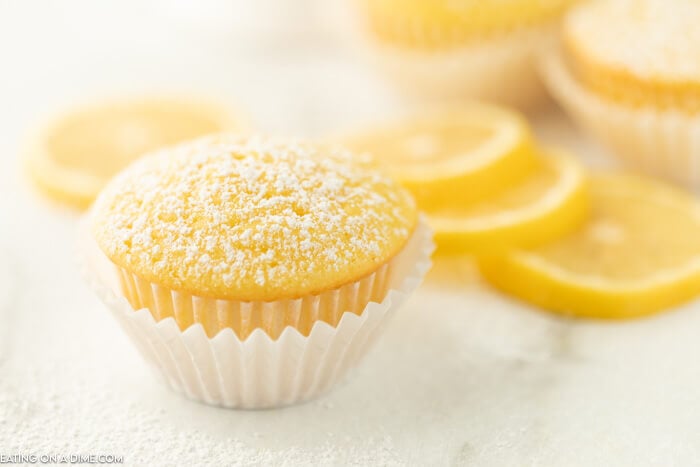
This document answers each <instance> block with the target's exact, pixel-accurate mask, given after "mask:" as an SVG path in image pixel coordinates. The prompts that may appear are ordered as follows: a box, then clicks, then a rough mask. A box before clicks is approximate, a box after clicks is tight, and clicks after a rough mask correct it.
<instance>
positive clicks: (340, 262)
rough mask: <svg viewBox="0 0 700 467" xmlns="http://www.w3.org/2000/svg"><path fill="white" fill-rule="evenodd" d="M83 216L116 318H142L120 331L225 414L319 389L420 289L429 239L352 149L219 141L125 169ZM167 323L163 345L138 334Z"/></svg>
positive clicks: (400, 195)
mask: <svg viewBox="0 0 700 467" xmlns="http://www.w3.org/2000/svg"><path fill="white" fill-rule="evenodd" d="M90 225H91V232H92V236H93V237H94V240H95V243H96V245H97V246H98V247H99V250H100V251H101V253H102V255H103V257H104V258H106V259H107V260H108V262H109V263H110V264H111V268H112V269H113V272H114V273H115V276H114V278H116V281H115V286H116V294H117V295H120V296H122V297H124V298H125V299H126V301H127V302H128V305H129V307H128V310H126V311H125V313H126V315H131V316H126V318H125V319H127V320H129V319H132V320H133V319H136V318H134V312H133V310H142V311H146V312H147V313H148V314H149V317H150V321H149V320H148V319H145V320H144V318H140V319H141V321H142V322H141V324H140V325H137V326H136V328H138V331H136V332H131V334H132V335H134V336H137V339H138V340H140V341H141V345H140V347H142V348H143V347H146V348H148V346H149V343H152V342H154V341H156V340H159V341H160V342H162V343H163V348H164V350H163V349H161V350H162V352H161V353H162V354H163V355H162V356H160V357H158V356H156V357H155V358H154V357H153V356H151V357H150V360H151V361H152V362H155V365H156V366H157V367H158V368H159V369H160V370H161V371H162V372H163V374H164V375H165V376H166V379H167V380H168V381H169V382H170V383H171V385H172V386H174V387H175V388H177V389H180V390H182V391H184V392H185V393H187V394H188V395H189V396H190V397H193V398H196V399H200V400H204V401H207V402H210V403H214V404H221V405H226V406H231V407H265V406H274V405H279V404H286V403H291V402H294V401H297V400H301V399H306V398H308V397H311V396H313V395H315V394H317V393H318V392H319V391H321V390H323V389H325V388H327V387H329V386H330V384H332V382H333V381H335V380H336V379H337V378H338V377H340V376H341V375H342V373H343V372H344V369H346V368H347V367H348V366H351V365H353V364H354V363H355V362H356V361H357V358H358V357H359V356H360V355H361V354H362V353H363V352H364V350H365V344H366V343H367V340H368V339H369V338H370V337H371V336H372V334H373V333H374V331H375V330H376V328H377V326H378V325H379V324H380V323H381V321H382V320H383V318H384V317H386V316H387V315H389V311H391V310H392V309H393V308H394V307H395V305H396V302H397V301H398V299H399V296H400V295H404V294H405V293H406V292H407V291H408V290H410V289H412V288H414V287H415V286H416V285H417V284H418V282H419V281H420V278H421V277H422V275H423V273H424V272H425V270H426V269H427V264H428V257H429V255H430V252H431V248H432V246H431V245H432V244H431V240H430V234H429V232H428V231H427V229H426V228H425V227H424V226H423V225H422V224H421V223H420V222H419V220H418V215H417V211H416V207H415V204H414V201H413V200H412V198H411V197H410V195H409V194H408V193H407V192H406V191H404V190H403V189H402V188H400V187H399V186H398V185H397V184H396V183H395V182H393V181H391V180H390V179H387V178H385V177H384V176H383V175H381V174H379V173H378V172H375V171H372V170H371V169H369V168H368V167H366V166H363V165H362V164H361V163H358V162H357V161H355V159H354V158H353V157H352V156H350V155H349V154H346V153H343V152H341V151H333V150H328V149H321V148H320V147H314V146H311V145H301V144H283V143H279V142H273V141H269V140H264V139H259V138H252V139H241V138H240V137H236V136H230V135H217V136H212V137H207V138H204V139H200V140H196V141H193V142H190V143H186V144H183V145H180V146H176V147H173V148H169V149H164V150H162V151H159V152H156V153H154V154H152V155H150V156H147V157H145V158H143V159H141V160H139V161H138V162H136V163H134V164H133V165H131V166H130V167H129V168H127V169H126V170H125V171H123V172H122V173H121V174H120V175H118V176H117V177H116V178H115V179H114V180H113V181H112V182H110V184H109V185H108V187H107V188H106V189H105V190H104V191H103V192H102V193H101V194H100V196H99V197H98V199H97V201H96V203H95V205H94V207H93V210H92V213H91V216H90ZM98 256H99V255H98ZM91 264H92V263H91ZM101 283H103V284H105V283H106V281H105V280H102V281H101ZM103 292H104V291H103ZM102 295H104V294H102ZM107 302H108V303H113V302H114V301H113V300H107ZM125 304H126V302H122V305H121V307H119V306H118V307H117V308H120V309H122V310H124V305H125ZM125 313H124V312H120V313H118V314H121V315H124V314H125ZM349 315H352V317H350V316H349ZM122 318H124V316H122ZM144 322H146V323H147V324H146V325H144ZM165 322H168V323H169V324H167V326H169V327H170V329H169V330H168V331H167V333H168V337H167V338H162V337H163V336H160V337H161V339H157V338H155V337H153V336H151V337H150V338H144V337H142V336H144V335H148V334H149V332H147V331H144V328H149V329H150V332H151V334H158V329H159V328H160V326H161V324H162V323H165ZM132 324H133V323H132ZM175 324H176V326H175ZM127 327H128V326H127ZM132 327H133V326H132ZM173 327H174V328H175V329H173ZM138 336H141V337H138ZM175 337H177V338H175ZM188 339H195V340H196V341H197V342H198V344H196V345H194V344H193V345H190V346H189V347H188V344H187V340H188ZM174 346H175V347H174ZM194 347H196V348H200V347H201V348H206V349H207V350H206V351H202V350H201V349H200V350H192V349H193V348H194ZM188 348H189V349H190V350H192V352H189V353H188V352H185V353H184V354H182V353H181V352H182V351H183V349H188ZM178 352H180V353H178ZM145 353H146V355H147V356H148V355H150V354H149V353H148V352H145ZM156 354H158V351H156ZM168 355H170V357H168ZM192 365H194V370H192V369H191V368H190V367H191V366H192ZM188 369H189V370H192V371H191V373H193V374H194V375H195V376H194V377H193V379H189V378H187V377H183V376H182V375H183V374H187V371H188Z"/></svg>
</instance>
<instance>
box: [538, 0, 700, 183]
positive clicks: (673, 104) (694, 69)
mask: <svg viewBox="0 0 700 467" xmlns="http://www.w3.org/2000/svg"><path fill="white" fill-rule="evenodd" d="M698 24H700V3H699V2H697V1H695V0H674V1H673V2H668V1H662V0H615V1H605V2H603V1H596V2H591V3H585V4H582V5H580V6H579V7H577V8H575V9H573V10H572V11H571V12H570V13H569V14H568V15H567V16H566V18H565V20H564V21H563V26H562V40H561V46H560V47H556V48H555V49H553V51H552V53H550V54H548V55H547V56H546V57H545V59H544V60H543V72H544V76H545V79H546V81H547V84H548V86H549V87H550V89H551V91H552V94H553V95H554V96H555V97H556V99H557V100H558V101H560V102H561V104H562V105H563V106H564V107H565V108H566V109H567V110H568V111H569V112H570V113H571V115H572V116H573V117H574V118H575V119H576V120H577V121H579V122H580V124H581V125H582V126H584V127H585V128H587V129H588V130H589V131H590V132H591V133H592V134H593V135H595V136H596V137H597V138H598V139H600V140H601V141H602V142H603V143H604V144H605V145H606V146H608V147H609V148H610V149H611V150H612V151H613V152H614V153H615V154H616V155H618V156H619V157H620V158H621V159H623V160H624V161H625V162H627V163H629V164H630V165H631V166H633V167H636V168H639V169H641V170H643V171H645V172H648V173H650V174H652V175H658V176H663V177H667V178H670V179H672V180H675V181H678V182H681V183H685V184H688V185H691V186H695V187H697V186H698V183H699V182H700V145H699V144H698V142H699V141H700V118H699V116H700V62H698V60H697V57H698V56H700V29H699V28H698Z"/></svg>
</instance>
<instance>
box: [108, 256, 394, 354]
mask: <svg viewBox="0 0 700 467" xmlns="http://www.w3.org/2000/svg"><path fill="white" fill-rule="evenodd" d="M118 269H119V279H120V284H121V293H122V294H123V295H124V296H125V297H126V299H127V300H128V301H129V303H131V306H132V307H133V308H134V309H140V308H148V309H149V310H150V311H151V313H152V314H153V317H154V318H155V319H156V320H157V321H160V320H163V319H165V318H170V317H172V318H174V319H175V322H176V323H177V324H178V326H179V327H180V329H182V330H185V329H187V328H188V327H190V326H191V325H192V324H194V323H198V324H201V325H202V327H203V328H204V331H205V332H206V334H207V336H209V337H214V336H215V335H216V334H217V333H218V332H219V331H221V330H222V329H226V328H231V329H233V332H234V333H235V334H236V335H237V336H238V337H239V338H240V339H243V340H245V338H246V337H248V336H249V335H250V334H251V333H252V332H253V331H254V330H255V329H258V328H259V329H262V330H263V331H265V332H266V333H267V334H268V335H269V336H270V337H272V338H273V339H277V338H278V337H279V335H280V334H281V333H282V331H283V330H284V329H285V328H286V327H287V326H291V327H293V328H295V329H296V330H297V331H299V332H300V333H301V334H302V335H303V336H308V335H309V333H310V332H311V328H312V327H313V325H314V323H315V322H316V321H324V322H326V323H328V324H330V325H331V326H336V325H337V324H338V321H340V318H341V316H342V315H343V313H345V312H350V313H355V314H360V313H362V310H363V309H364V308H365V305H367V303H369V302H370V301H376V302H380V301H381V300H382V299H383V298H384V297H385V296H386V293H387V290H388V288H389V279H390V277H391V273H392V272H393V269H394V261H393V260H392V261H389V262H388V263H386V264H384V265H382V266H381V267H380V268H379V269H377V270H376V271H375V272H373V273H371V274H369V275H367V276H366V277H364V278H362V279H360V280H359V281H357V282H353V283H351V284H347V285H344V286H342V287H340V288H337V289H332V290H329V291H325V292H322V293H319V294H317V295H309V296H306V297H302V298H297V299H291V300H279V301H274V302H262V301H259V302H243V301H238V300H217V299H213V298H206V297H199V296H196V295H192V294H189V293H186V292H178V291H174V290H172V289H169V288H167V287H161V286H159V285H157V284H154V283H151V282H150V281H146V280H143V279H141V278H140V277H138V276H137V275H135V274H132V273H130V272H129V271H128V270H126V269H125V268H118Z"/></svg>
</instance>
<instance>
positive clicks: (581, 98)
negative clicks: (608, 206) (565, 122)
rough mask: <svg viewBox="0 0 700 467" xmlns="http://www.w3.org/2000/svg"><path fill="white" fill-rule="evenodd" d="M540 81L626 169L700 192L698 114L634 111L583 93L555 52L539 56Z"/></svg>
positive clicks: (588, 92) (650, 110)
mask: <svg viewBox="0 0 700 467" xmlns="http://www.w3.org/2000/svg"><path fill="white" fill-rule="evenodd" d="M541 68H542V74H543V78H544V80H545V82H546V84H547V86H548V88H549V89H550V92H551V93H552V95H553V96H554V98H555V99H556V100H557V101H558V102H559V103H560V104H561V105H562V106H563V107H564V108H565V110H566V111H567V112H568V113H569V114H570V115H571V116H572V118H573V119H574V120H576V122H577V123H578V124H579V125H580V126H582V127H583V128H585V129H586V130H587V131H588V132H589V133H591V134H592V135H593V136H594V137H596V138H597V139H598V140H600V141H601V142H602V143H603V144H604V145H605V146H607V147H608V148H609V149H610V150H611V152H612V153H613V154H614V155H615V156H616V157H619V159H620V160H621V161H622V162H624V163H626V164H628V165H629V166H631V167H634V168H637V169H639V170H641V171H643V172H646V173H648V174H650V175H652V176H659V177H663V178H667V179H669V180H672V181H675V182H677V183H680V184H683V185H685V186H687V187H689V188H691V189H694V190H697V189H698V188H700V115H689V114H686V113H683V112H681V111H675V110H657V109H654V108H649V107H646V108H633V107H630V106H626V105H624V104H618V103H616V102H612V101H610V100H608V99H606V98H603V97H600V96H598V95H597V94H595V93H593V92H591V91H589V90H588V89H586V88H585V87H584V86H583V85H581V83H579V82H578V81H577V79H576V77H575V76H574V75H573V74H572V73H571V71H570V70H569V68H568V65H567V64H566V63H565V60H564V58H563V57H562V54H561V51H560V50H559V49H556V48H554V49H552V51H551V52H550V53H548V54H546V56H544V57H543V59H542V63H541Z"/></svg>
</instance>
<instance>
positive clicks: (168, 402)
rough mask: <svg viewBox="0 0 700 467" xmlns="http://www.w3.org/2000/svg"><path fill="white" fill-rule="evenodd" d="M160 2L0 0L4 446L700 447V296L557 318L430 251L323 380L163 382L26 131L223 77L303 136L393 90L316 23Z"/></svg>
mask: <svg viewBox="0 0 700 467" xmlns="http://www.w3.org/2000/svg"><path fill="white" fill-rule="evenodd" d="M221 1H222V0H208V1H207V2H205V3H208V4H212V5H214V6H215V7H216V6H217V5H218V6H219V7H220V4H221ZM277 1H278V2H282V3H284V0H277ZM289 1H291V0H289ZM152 3H154V2H145V3H141V4H140V5H141V6H138V5H139V3H138V2H133V1H132V2H112V3H111V4H109V5H107V4H106V3H103V2H89V1H80V2H77V1H69V0H66V1H64V2H49V1H45V2H41V1H34V0H32V1H25V2H19V1H17V2H13V1H11V0H0V58H1V60H2V62H1V63H2V65H1V68H0V84H1V86H0V128H2V130H0V455H12V454H19V453H25V454H27V453H34V454H37V455H38V454H66V455H68V454H114V455H121V456H124V462H125V464H127V465H261V466H262V465H308V464H312V465H313V464H318V465H436V466H438V465H478V466H499V467H500V466H511V465H513V466H529V465H533V466H534V465H536V466H563V465H566V466H597V465H601V466H621V465H630V466H631V465H634V466H691V465H700V363H698V358H697V355H698V354H699V352H700V339H699V338H698V329H700V306H698V304H697V303H696V304H691V305H689V306H686V307H684V308H683V309H679V310H677V311H673V312H670V313H666V314H663V315H659V316H656V317H653V318H649V319H644V320H640V321H633V322H623V323H602V322H585V321H570V320H564V319H560V318H557V317H553V316H550V315H547V314H544V313H542V312H539V311H537V310H534V309H531V308H528V307H527V306H524V305H521V304H519V303H517V302H514V301H512V300H510V299H508V298H506V297H503V296H501V295H498V294H496V293H494V292H492V291H490V290H489V289H488V287H487V286H485V285H483V284H482V283H481V282H480V281H479V279H478V278H477V277H476V276H475V274H474V272H473V270H472V267H471V265H470V264H469V263H468V261H466V260H449V261H447V260H445V261H440V262H438V263H437V265H436V267H435V268H434V270H433V271H432V272H431V273H430V275H429V277H428V280H427V282H426V284H424V286H423V287H422V288H421V289H420V290H419V291H418V292H417V293H416V294H415V295H414V296H413V298H412V299H411V300H410V301H409V302H408V303H407V304H406V306H405V307H404V308H403V309H402V310H401V311H400V312H399V313H398V314H397V316H396V317H395V319H394V321H393V323H392V324H391V326H390V327H389V329H388V330H387V332H386V334H385V335H384V336H383V338H382V339H380V342H379V343H378V345H377V346H376V348H375V349H374V350H373V351H372V352H371V353H370V354H369V355H368V357H367V359H366V360H365V362H364V364H363V365H362V366H361V367H360V368H359V369H358V370H357V371H356V372H355V373H354V374H353V375H352V377H351V378H350V379H349V381H348V382H347V383H345V384H344V385H342V386H341V387H338V388H336V389H335V390H334V391H333V392H331V393H330V394H329V395H327V396H325V397H323V398H321V399H318V400H315V401H312V402H309V403H307V404H304V405H300V406H296V407H291V408H286V409H281V410H269V411H232V410H225V409H217V408H212V407H207V406H204V405H200V404H197V403H194V402H190V401H188V400H186V399H183V398H182V397H180V396H178V395H176V394H174V393H172V392H171V391H170V390H168V389H166V388H165V387H163V386H161V385H160V383H159V382H158V381H157V380H156V379H155V378H154V377H153V376H152V375H151V374H150V373H149V371H148V369H147V367H146V366H145V364H144V363H143V362H142V361H141V359H140V357H139V356H138V355H137V354H136V352H135V349H134V348H132V346H131V345H130V343H129V342H128V341H127V340H126V338H125V337H124V336H123V335H122V333H121V330H120V328H119V327H118V326H117V324H116V323H115V322H114V320H113V319H112V317H111V316H110V315H109V313H108V312H107V311H106V309H104V308H103V306H102V305H101V304H100V303H99V302H98V300H97V299H96V297H94V296H93V295H92V294H91V292H90V290H89V289H88V288H87V287H86V286H85V285H84V284H83V282H82V280H81V278H80V275H79V272H78V270H77V268H76V266H75V264H74V255H73V242H74V239H75V231H76V225H77V219H78V216H77V215H76V214H75V213H72V212H70V211H67V210H65V209H62V208H60V207H56V206H52V205H50V204H49V203H47V202H46V201H44V200H43V199H42V198H40V197H38V196H37V195H35V194H34V192H33V191H32V189H31V188H30V187H29V186H28V185H27V182H26V179H25V177H24V176H23V174H22V172H21V166H20V160H19V154H20V151H21V144H22V138H23V135H24V134H25V133H26V131H27V130H29V129H31V127H32V125H33V124H36V123H37V122H39V121H40V119H41V117H42V115H45V114H47V113H51V112H53V111H54V110H56V109H60V108H61V107H62V106H65V105H69V104H71V103H73V102H75V101H85V100H89V99H90V98H92V97H94V96H100V95H105V94H106V95H113V94H125V93H134V92H141V91H149V90H191V91H199V92H202V91H203V92H205V93H209V94H215V95H220V96H225V98H227V99H230V100H231V101H233V102H238V103H239V105H240V107H241V108H244V109H246V110H247V111H248V113H249V114H250V116H251V120H252V121H253V123H254V124H255V125H256V126H257V127H258V128H262V129H263V130H267V131H274V132H283V133H294V134H301V135H312V136H313V135H319V134H322V133H323V132H325V131H334V130H337V129H340V128H342V127H343V126H344V125H347V124H351V123H353V122H358V121H362V120H366V119H370V118H378V117H379V116H380V115H382V114H384V113H387V112H389V111H390V110H392V109H395V108H396V107H397V106H398V104H397V100H396V98H395V97H394V96H393V95H391V94H390V93H389V92H388V91H387V89H386V88H385V87H384V86H383V85H382V84H381V82H379V81H377V79H376V77H374V75H373V74H372V72H371V70H366V69H364V68H362V67H361V65H360V64H359V63H356V62H354V61H353V60H352V58H351V56H350V55H348V54H347V53H346V52H345V51H343V49H341V48H336V47H337V44H335V43H334V42H333V41H332V40H330V39H327V38H326V37H325V36H324V37H321V36H318V37H316V36H313V37H312V36H310V37H308V38H307V39H306V40H305V41H302V42H303V43H302V42H300V43H299V44H297V43H292V42H289V41H282V42H278V43H276V44H266V45H264V46H261V45H255V46H253V45H250V44H249V43H247V42H246V40H245V39H242V38H241V37H239V36H235V35H233V34H232V33H231V32H230V31H229V32H227V31H225V30H224V29H226V28H225V27H222V25H225V24H227V23H226V21H220V24H218V25H216V26H212V27H211V28H210V29H207V30H206V33H201V32H198V33H194V32H193V29H192V27H193V26H192V25H191V24H190V25H186V24H184V23H185V22H186V21H184V20H183V19H182V18H183V17H182V16H181V15H180V16H178V15H177V14H171V15H168V16H167V17H161V16H158V15H159V13H158V12H159V11H160V10H158V9H157V8H156V6H155V3H154V6H151V4H152ZM156 3H157V4H158V5H160V6H161V7H162V6H163V4H164V3H165V2H156ZM175 3H178V4H180V3H182V2H175ZM239 3H240V2H239ZM263 3H264V4H265V5H267V6H266V7H267V8H273V6H272V5H273V3H274V2H273V1H272V0H266V1H265V2H263ZM98 4H99V5H98ZM183 8H184V7H183ZM216 11H218V10H216ZM215 16H216V15H215ZM273 29H274V28H273ZM246 34H252V33H251V32H246ZM318 34H320V32H319V33H318ZM314 37H316V39H314ZM297 45H298V46H297ZM535 122H536V127H537V130H538V132H539V133H540V134H541V135H542V137H543V139H545V140H547V141H553V142H559V143H562V144H565V145H567V146H569V147H573V148H576V149H577V151H578V152H579V153H580V154H582V157H585V158H586V160H588V161H589V162H591V163H594V164H595V163H596V161H598V162H599V161H601V159H600V151H599V150H598V149H597V148H596V147H595V146H594V145H593V144H591V143H589V142H587V140H586V139H585V138H583V137H582V136H581V135H579V134H578V133H577V132H576V131H575V130H574V129H573V127H572V126H571V124H570V123H569V122H568V121H567V120H566V119H565V117H563V116H562V115H561V114H560V113H558V111H556V110H551V111H549V112H547V113H546V114H544V115H540V116H538V117H536V118H535ZM696 325H698V328H696V327H695V326H696Z"/></svg>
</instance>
